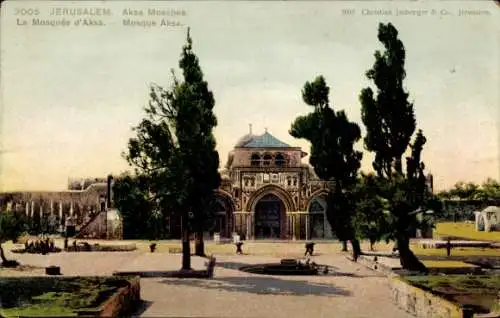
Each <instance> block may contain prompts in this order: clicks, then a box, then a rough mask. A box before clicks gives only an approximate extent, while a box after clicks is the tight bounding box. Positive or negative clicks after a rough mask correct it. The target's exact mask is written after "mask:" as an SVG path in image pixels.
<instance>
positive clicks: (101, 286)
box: [0, 277, 129, 317]
mask: <svg viewBox="0 0 500 318" xmlns="http://www.w3.org/2000/svg"><path fill="white" fill-rule="evenodd" d="M128 284H129V283H128V281H127V280H126V279H124V278H119V277H66V278H63V277H58V278H55V277H29V278H28V277H9V278H1V279H0V299H1V301H2V308H1V309H0V316H2V317H16V316H25V317H34V316H56V317H76V316H77V313H76V312H75V311H76V310H78V309H96V308H98V307H99V306H100V305H101V304H102V303H104V302H105V301H106V300H107V299H108V298H109V297H110V296H112V295H113V294H114V293H115V292H116V291H117V290H118V289H119V288H120V287H125V286H127V285H128Z"/></svg>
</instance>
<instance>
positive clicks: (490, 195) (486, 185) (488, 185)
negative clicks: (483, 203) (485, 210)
mask: <svg viewBox="0 0 500 318" xmlns="http://www.w3.org/2000/svg"><path fill="white" fill-rule="evenodd" d="M478 196H479V197H480V198H481V199H483V200H500V182H498V181H497V180H495V179H492V178H488V179H487V180H486V181H485V182H483V184H482V185H481V188H480V190H479V194H478Z"/></svg>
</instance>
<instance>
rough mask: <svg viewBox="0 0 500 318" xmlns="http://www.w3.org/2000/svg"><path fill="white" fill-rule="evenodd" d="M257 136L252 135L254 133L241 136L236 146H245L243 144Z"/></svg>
mask: <svg viewBox="0 0 500 318" xmlns="http://www.w3.org/2000/svg"><path fill="white" fill-rule="evenodd" d="M255 137H257V136H255V135H252V134H246V135H245V136H243V137H241V138H240V139H239V140H238V142H237V143H236V145H234V147H235V148H240V147H243V146H245V145H246V144H247V143H249V142H250V141H251V140H252V139H253V138H255Z"/></svg>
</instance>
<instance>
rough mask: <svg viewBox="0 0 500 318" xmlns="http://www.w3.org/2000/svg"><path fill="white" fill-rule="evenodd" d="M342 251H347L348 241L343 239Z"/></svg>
mask: <svg viewBox="0 0 500 318" xmlns="http://www.w3.org/2000/svg"><path fill="white" fill-rule="evenodd" d="M342 252H347V241H342Z"/></svg>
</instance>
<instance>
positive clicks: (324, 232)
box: [323, 212, 328, 238]
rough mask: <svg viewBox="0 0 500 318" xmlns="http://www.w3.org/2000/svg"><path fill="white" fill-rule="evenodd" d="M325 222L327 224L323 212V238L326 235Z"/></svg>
mask: <svg viewBox="0 0 500 318" xmlns="http://www.w3.org/2000/svg"><path fill="white" fill-rule="evenodd" d="M326 222H328V220H327V219H326V213H325V212H323V238H327V234H326Z"/></svg>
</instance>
